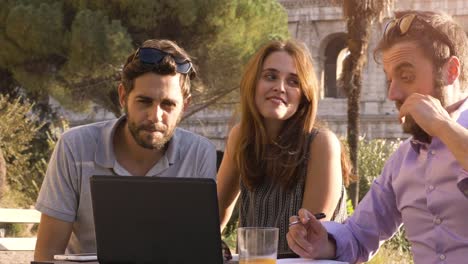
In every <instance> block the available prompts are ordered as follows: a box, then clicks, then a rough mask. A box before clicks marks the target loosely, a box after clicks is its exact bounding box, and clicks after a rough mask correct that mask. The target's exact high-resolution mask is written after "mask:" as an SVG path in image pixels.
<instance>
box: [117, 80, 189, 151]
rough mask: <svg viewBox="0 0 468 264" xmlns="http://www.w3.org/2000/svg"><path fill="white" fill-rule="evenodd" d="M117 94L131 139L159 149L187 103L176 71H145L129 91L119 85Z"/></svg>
mask: <svg viewBox="0 0 468 264" xmlns="http://www.w3.org/2000/svg"><path fill="white" fill-rule="evenodd" d="M119 96H120V103H121V104H122V106H123V107H124V109H125V112H126V114H127V126H128V129H129V131H130V133H131V135H132V137H133V139H134V140H135V142H136V143H137V144H138V145H140V146H141V147H143V148H147V149H157V150H161V149H163V148H164V147H165V145H166V143H167V142H168V141H169V140H170V139H171V138H172V135H173V134H174V130H175V128H176V126H177V124H178V123H179V121H180V119H181V118H182V114H183V110H184V108H185V106H186V103H187V100H184V98H183V96H182V90H181V87H180V74H179V73H177V74H176V75H159V74H155V73H146V74H144V75H141V76H139V77H138V78H136V79H135V83H134V88H133V90H132V91H131V92H130V93H129V94H125V91H124V89H123V87H121V88H119Z"/></svg>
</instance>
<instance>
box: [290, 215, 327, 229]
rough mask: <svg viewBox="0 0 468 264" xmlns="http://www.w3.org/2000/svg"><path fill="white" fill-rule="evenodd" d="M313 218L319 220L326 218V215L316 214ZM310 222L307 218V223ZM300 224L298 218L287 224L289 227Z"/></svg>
mask: <svg viewBox="0 0 468 264" xmlns="http://www.w3.org/2000/svg"><path fill="white" fill-rule="evenodd" d="M314 217H315V219H317V220H320V219H323V218H325V217H326V215H325V214H324V213H318V214H314ZM309 220H310V218H307V222H308V221H309ZM300 223H301V220H300V219H299V217H298V218H297V220H296V221H292V222H290V223H289V226H293V225H297V224H300Z"/></svg>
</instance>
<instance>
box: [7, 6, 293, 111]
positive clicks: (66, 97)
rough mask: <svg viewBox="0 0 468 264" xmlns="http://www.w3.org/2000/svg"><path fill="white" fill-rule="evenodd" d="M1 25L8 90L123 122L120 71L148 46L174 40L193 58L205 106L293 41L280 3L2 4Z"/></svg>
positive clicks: (198, 88)
mask: <svg viewBox="0 0 468 264" xmlns="http://www.w3.org/2000/svg"><path fill="white" fill-rule="evenodd" d="M0 25H2V26H0V43H2V44H1V45H2V49H0V79H2V78H3V79H5V80H10V83H8V84H6V85H2V89H4V90H5V89H7V88H11V87H16V86H21V87H24V88H25V90H26V91H27V92H28V95H29V96H30V98H33V100H47V98H48V95H52V96H53V97H55V98H57V99H58V100H59V101H60V102H61V103H63V104H64V105H65V106H68V107H69V108H71V109H74V110H86V109H87V106H88V104H89V103H90V102H94V103H97V104H100V105H102V106H103V107H105V108H107V109H109V110H111V111H112V112H114V113H116V114H119V112H120V108H119V105H118V100H117V94H116V85H117V83H116V81H117V80H118V78H119V73H120V69H121V67H122V64H123V62H124V61H125V59H126V56H127V55H128V54H129V53H130V52H131V51H132V50H134V49H135V48H136V47H137V46H139V45H140V44H141V43H142V42H143V41H144V40H146V39H150V38H168V39H172V40H175V41H176V42H177V43H179V44H180V45H181V46H182V47H184V48H185V49H186V50H187V51H188V52H189V53H190V54H192V55H193V57H194V60H195V63H196V64H197V65H199V72H200V75H201V78H200V80H199V82H197V83H196V91H197V92H196V93H195V96H198V97H199V100H198V101H199V102H203V100H207V99H209V98H211V97H213V96H214V95H216V94H220V93H223V92H224V91H225V90H226V89H230V88H232V87H235V86H236V85H237V83H238V80H239V76H240V73H241V70H242V66H243V64H244V63H245V60H246V59H247V58H248V57H249V56H250V55H251V54H252V53H253V52H254V51H255V50H256V49H257V48H258V47H259V45H260V44H262V43H263V42H265V41H267V40H269V39H273V38H285V37H286V36H287V14H286V12H285V11H284V9H283V8H282V7H281V5H280V4H279V3H278V2H277V1H276V0H256V1H253V0H193V1H186V0H160V1H154V0H76V1H61V0H40V1H37V0H20V1H16V0H15V1H13V0H2V1H0ZM7 77H9V78H7ZM12 83H14V85H12ZM4 92H5V91H4Z"/></svg>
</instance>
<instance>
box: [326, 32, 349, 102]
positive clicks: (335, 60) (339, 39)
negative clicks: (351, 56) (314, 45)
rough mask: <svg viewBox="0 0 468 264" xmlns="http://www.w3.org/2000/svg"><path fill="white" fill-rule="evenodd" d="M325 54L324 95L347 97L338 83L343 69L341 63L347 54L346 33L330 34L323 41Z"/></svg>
mask: <svg viewBox="0 0 468 264" xmlns="http://www.w3.org/2000/svg"><path fill="white" fill-rule="evenodd" d="M321 46H322V48H321V51H322V56H323V89H324V97H328V98H345V97H346V94H345V93H344V91H343V89H342V88H341V87H339V85H338V84H337V77H339V76H338V75H339V73H337V72H339V71H340V70H341V63H342V61H343V59H344V57H345V56H346V52H345V51H344V50H345V49H346V33H343V32H340V33H334V34H331V35H328V36H327V37H326V38H325V39H324V40H323V41H322V45H321Z"/></svg>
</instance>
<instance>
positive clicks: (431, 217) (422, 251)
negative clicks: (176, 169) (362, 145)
mask: <svg viewBox="0 0 468 264" xmlns="http://www.w3.org/2000/svg"><path fill="white" fill-rule="evenodd" d="M375 52H376V53H375V54H376V55H381V58H382V62H383V67H384V71H385V75H386V78H387V85H388V86H387V92H388V98H389V99H390V100H392V101H394V102H395V104H396V107H397V108H398V110H399V118H400V121H401V123H402V127H403V130H404V131H405V132H407V133H410V134H411V135H412V137H411V138H409V139H408V140H406V141H405V142H403V143H402V144H401V145H400V147H399V148H398V149H397V151H396V152H395V153H394V154H393V155H392V156H391V157H390V158H389V160H388V161H387V162H386V164H385V167H384V169H383V172H382V174H381V175H380V177H378V178H377V179H376V180H375V181H374V182H373V184H372V185H371V188H370V190H369V192H368V193H367V195H366V196H365V197H364V199H363V200H362V201H361V203H360V204H359V205H358V206H357V208H356V210H355V211H354V214H353V215H352V216H351V217H350V218H348V219H347V220H346V222H345V223H344V224H338V223H334V222H324V223H323V224H322V223H320V222H319V221H317V220H316V219H314V218H313V216H312V214H311V212H308V211H306V210H304V209H301V210H300V211H299V212H298V216H292V217H291V218H290V221H291V223H293V222H296V221H298V220H299V221H300V224H293V225H291V226H290V228H289V233H288V235H287V239H288V244H289V246H290V248H291V249H292V250H293V251H294V252H296V253H297V254H299V255H300V256H302V257H306V258H317V259H322V258H326V259H337V260H341V261H347V262H349V263H356V262H365V261H367V260H368V259H369V258H371V257H372V256H373V255H374V254H375V253H376V252H377V250H378V249H379V247H380V246H381V245H382V243H383V242H384V241H386V240H387V239H389V238H391V237H392V235H393V234H394V233H395V232H396V231H397V230H398V228H399V227H400V226H401V225H402V224H404V226H405V230H406V235H407V238H408V240H409V241H410V242H411V250H412V253H413V258H414V262H415V263H424V264H426V263H467V260H466V258H467V257H468V199H467V198H468V129H467V127H468V100H467V90H468V87H467V85H468V83H467V80H468V78H467V77H468V68H467V66H468V65H467V64H468V43H467V38H466V34H465V32H464V30H463V29H462V28H461V27H460V26H459V25H458V24H456V23H455V22H454V21H453V20H452V18H450V17H449V16H447V15H444V14H439V13H434V12H418V11H405V12H397V13H396V17H395V18H394V19H392V20H391V21H390V22H389V23H388V24H387V26H386V28H385V30H384V34H383V38H382V39H381V40H380V42H379V44H378V46H377V49H376V51H375ZM312 213H314V212H312Z"/></svg>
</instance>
